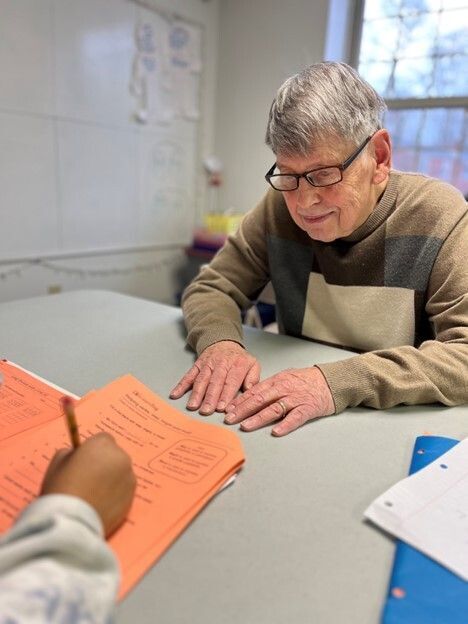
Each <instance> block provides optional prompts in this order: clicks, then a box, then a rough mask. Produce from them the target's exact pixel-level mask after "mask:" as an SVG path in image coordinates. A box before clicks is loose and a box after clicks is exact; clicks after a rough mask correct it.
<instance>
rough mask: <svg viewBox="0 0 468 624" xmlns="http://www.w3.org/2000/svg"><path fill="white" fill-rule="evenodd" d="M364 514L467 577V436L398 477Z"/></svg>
mask: <svg viewBox="0 0 468 624" xmlns="http://www.w3.org/2000/svg"><path fill="white" fill-rule="evenodd" d="M364 515H365V517H366V518H368V519H369V520H371V521H372V522H374V523H375V524H377V525H379V526H380V527H382V528H383V529H385V530H386V531H388V532H389V533H392V534H393V535H395V536H396V537H398V538H400V539H401V540H404V541H405V542H407V543H408V544H410V545H411V546H413V547H414V548H417V549H418V550H420V551H421V552H423V553H425V554H426V555H428V556H429V557H432V558H433V559H435V560H436V561H438V562H439V563H441V564H442V565H444V566H445V567H447V568H448V569H449V570H451V571H452V572H454V573H455V574H457V575H459V576H461V577H462V578H463V579H464V580H465V581H468V438H467V439H465V440H462V441H461V442H460V443H459V444H456V445H455V446H454V447H453V448H452V449H450V451H447V453H444V454H443V455H441V456H440V457H439V458H437V459H436V460H434V461H433V462H432V463H431V464H429V465H428V466H426V467H425V468H423V469H421V470H419V471H418V472H416V473H415V474H413V475H411V476H410V477H407V478H406V479H403V480H402V481H399V482H398V483H397V484H396V485H394V486H393V487H391V488H390V489H389V490H387V491H386V492H385V493H384V494H382V495H381V496H379V497H378V498H377V499H375V501H374V502H373V503H372V504H371V505H370V506H369V507H368V508H367V509H366V511H365V512H364Z"/></svg>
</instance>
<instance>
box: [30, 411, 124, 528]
mask: <svg viewBox="0 0 468 624" xmlns="http://www.w3.org/2000/svg"><path fill="white" fill-rule="evenodd" d="M75 420H76V419H75ZM67 422H68V418H67ZM75 424H76V422H75ZM73 431H74V432H75V433H73ZM70 436H71V438H72V444H73V449H62V450H60V451H57V453H56V454H55V456H54V457H53V458H52V461H51V462H50V464H49V468H48V470H47V472H46V474H45V477H44V480H43V483H42V488H41V495H46V494H68V495H70V496H76V497H78V498H81V499H82V500H84V501H86V502H87V503H89V504H90V505H91V506H92V507H93V508H94V509H95V510H96V512H97V513H98V515H99V516H100V518H101V520H102V524H103V528H104V534H105V536H106V537H108V536H109V535H111V534H112V533H113V532H114V531H115V530H116V529H117V528H118V527H119V526H120V525H121V524H122V522H123V521H124V520H125V516H126V515H127V513H128V510H129V509H130V505H131V503H132V500H133V496H134V493H135V487H136V479H135V475H134V473H133V469H132V464H131V460H130V457H129V456H128V455H127V453H126V452H125V451H123V450H122V449H121V448H120V447H119V446H118V445H117V444H116V442H115V440H114V438H113V437H112V436H111V435H109V434H108V433H98V434H96V435H94V436H92V437H90V438H88V439H86V440H84V442H83V443H82V444H80V441H79V438H78V429H77V428H76V429H70Z"/></svg>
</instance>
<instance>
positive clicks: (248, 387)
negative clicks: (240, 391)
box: [245, 383, 253, 390]
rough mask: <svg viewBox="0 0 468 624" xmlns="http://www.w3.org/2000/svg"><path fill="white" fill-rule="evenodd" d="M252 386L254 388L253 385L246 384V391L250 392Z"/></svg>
mask: <svg viewBox="0 0 468 624" xmlns="http://www.w3.org/2000/svg"><path fill="white" fill-rule="evenodd" d="M252 386H253V384H251V383H248V384H245V389H246V390H250V388H251V387H252Z"/></svg>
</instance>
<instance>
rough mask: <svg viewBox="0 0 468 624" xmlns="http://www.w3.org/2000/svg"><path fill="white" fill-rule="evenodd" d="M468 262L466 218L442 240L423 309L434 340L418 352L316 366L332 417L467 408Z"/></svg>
mask: <svg viewBox="0 0 468 624" xmlns="http://www.w3.org/2000/svg"><path fill="white" fill-rule="evenodd" d="M467 258H468V213H466V214H465V216H464V217H463V218H462V219H461V220H460V221H459V222H458V224H457V225H456V226H455V227H454V228H453V230H452V232H451V233H450V235H449V236H448V237H447V238H446V240H445V242H444V244H443V245H442V247H441V249H440V251H439V253H438V256H437V258H436V261H435V263H434V266H433V268H432V272H431V277H430V281H429V287H428V292H427V298H426V306H425V309H426V314H427V316H428V318H429V320H430V322H431V323H432V326H433V329H434V334H435V337H434V339H433V340H427V341H425V342H423V343H422V344H421V345H420V346H419V348H416V347H412V346H402V347H395V348H392V349H382V350H379V351H371V352H369V353H364V354H362V355H357V356H355V357H352V358H350V359H348V360H343V361H339V362H333V363H327V364H319V365H318V366H319V368H320V370H321V371H322V373H323V374H324V376H325V378H326V380H327V382H328V385H329V387H330V390H331V392H332V395H333V398H334V401H335V407H336V413H339V412H341V411H342V410H344V409H345V408H346V407H351V406H356V405H367V406H369V407H375V408H388V407H392V406H394V405H397V404H399V403H405V404H407V405H415V404H421V403H434V402H439V403H443V404H444V405H460V404H462V403H466V402H468V268H467V267H468V264H467Z"/></svg>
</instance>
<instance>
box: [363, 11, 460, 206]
mask: <svg viewBox="0 0 468 624" xmlns="http://www.w3.org/2000/svg"><path fill="white" fill-rule="evenodd" d="M357 8H358V14H359V16H361V18H362V19H361V20H358V23H359V24H360V33H358V36H357V37H356V39H357V40H359V43H358V45H357V46H355V50H356V49H357V54H356V55H355V56H356V57H357V58H355V59H354V60H355V61H356V62H355V63H354V64H355V65H356V66H357V67H358V71H359V73H360V74H361V75H362V76H363V77H364V78H365V79H366V80H367V81H368V82H370V84H371V85H372V86H373V87H374V88H375V89H376V90H377V91H378V92H379V93H380V94H381V95H382V96H383V97H384V98H385V100H386V102H387V106H388V109H389V110H388V113H387V115H386V119H385V126H386V127H387V128H388V129H389V131H390V132H391V136H392V139H393V154H394V157H393V164H394V167H395V168H397V169H403V170H406V171H420V172H423V173H427V174H428V175H431V176H434V177H437V178H441V179H443V180H447V181H448V182H450V183H451V184H453V185H454V186H456V187H458V188H459V189H460V190H461V191H462V192H463V193H464V194H465V195H467V194H468V109H467V105H468V32H467V30H468V1H467V0H367V1H364V0H361V1H358V3H357Z"/></svg>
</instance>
